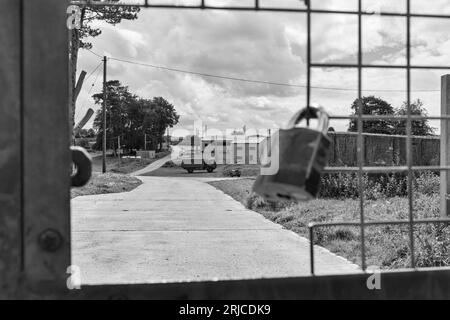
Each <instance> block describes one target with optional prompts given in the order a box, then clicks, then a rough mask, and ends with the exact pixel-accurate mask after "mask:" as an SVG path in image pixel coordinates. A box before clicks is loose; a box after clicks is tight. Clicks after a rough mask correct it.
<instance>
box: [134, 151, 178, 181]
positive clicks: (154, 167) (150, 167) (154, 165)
mask: <svg viewBox="0 0 450 320" xmlns="http://www.w3.org/2000/svg"><path fill="white" fill-rule="evenodd" d="M170 159H171V155H170V154H169V155H167V156H165V157H164V158H161V159H159V160H156V161H155V162H152V163H150V164H149V165H148V166H146V167H145V168H143V169H140V170H138V171H135V172H133V173H131V174H130V175H131V176H141V175H143V174H146V173H148V172H152V171H155V170H158V169H159V168H161V167H162V166H163V165H164V164H165V163H166V162H167V161H170Z"/></svg>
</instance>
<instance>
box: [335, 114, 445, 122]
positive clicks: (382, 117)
mask: <svg viewBox="0 0 450 320" xmlns="http://www.w3.org/2000/svg"><path fill="white" fill-rule="evenodd" d="M361 118H362V120H363V121H364V120H407V119H408V116H406V115H405V116H394V115H379V116H378V115H363V116H362V117H361ZM329 119H331V120H358V119H359V117H358V116H339V115H336V116H329ZM410 119H411V120H413V121H414V120H450V115H446V116H418V115H411V117H410Z"/></svg>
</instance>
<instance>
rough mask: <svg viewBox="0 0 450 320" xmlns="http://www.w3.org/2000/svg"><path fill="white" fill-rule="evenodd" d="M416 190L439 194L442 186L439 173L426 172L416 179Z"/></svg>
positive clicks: (428, 193) (423, 192) (422, 192)
mask: <svg viewBox="0 0 450 320" xmlns="http://www.w3.org/2000/svg"><path fill="white" fill-rule="evenodd" d="M415 182H416V184H415V187H416V188H415V189H416V192H418V193H421V194H426V195H432V194H439V192H440V188H441V180H440V177H439V176H438V175H437V174H434V173H433V172H424V173H422V174H421V175H420V176H419V177H417V179H416V181H415Z"/></svg>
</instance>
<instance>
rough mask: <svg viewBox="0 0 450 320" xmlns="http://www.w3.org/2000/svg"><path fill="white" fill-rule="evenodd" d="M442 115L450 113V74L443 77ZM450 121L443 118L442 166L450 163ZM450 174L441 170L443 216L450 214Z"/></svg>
mask: <svg viewBox="0 0 450 320" xmlns="http://www.w3.org/2000/svg"><path fill="white" fill-rule="evenodd" d="M441 115H442V116H448V115H450V75H448V74H447V75H444V76H442V78H441ZM449 135H450V121H449V120H447V119H443V120H441V166H449V165H450V138H449ZM449 190H450V175H449V172H448V171H442V172H441V216H442V217H448V216H450V198H449Z"/></svg>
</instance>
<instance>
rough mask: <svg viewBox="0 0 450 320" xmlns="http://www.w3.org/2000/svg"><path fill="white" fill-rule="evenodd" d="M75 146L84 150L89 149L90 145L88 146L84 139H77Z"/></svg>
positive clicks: (86, 140) (87, 141)
mask: <svg viewBox="0 0 450 320" xmlns="http://www.w3.org/2000/svg"><path fill="white" fill-rule="evenodd" d="M77 146H79V147H82V148H84V149H90V148H91V145H90V144H89V140H88V139H85V138H81V139H78V141H77Z"/></svg>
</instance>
